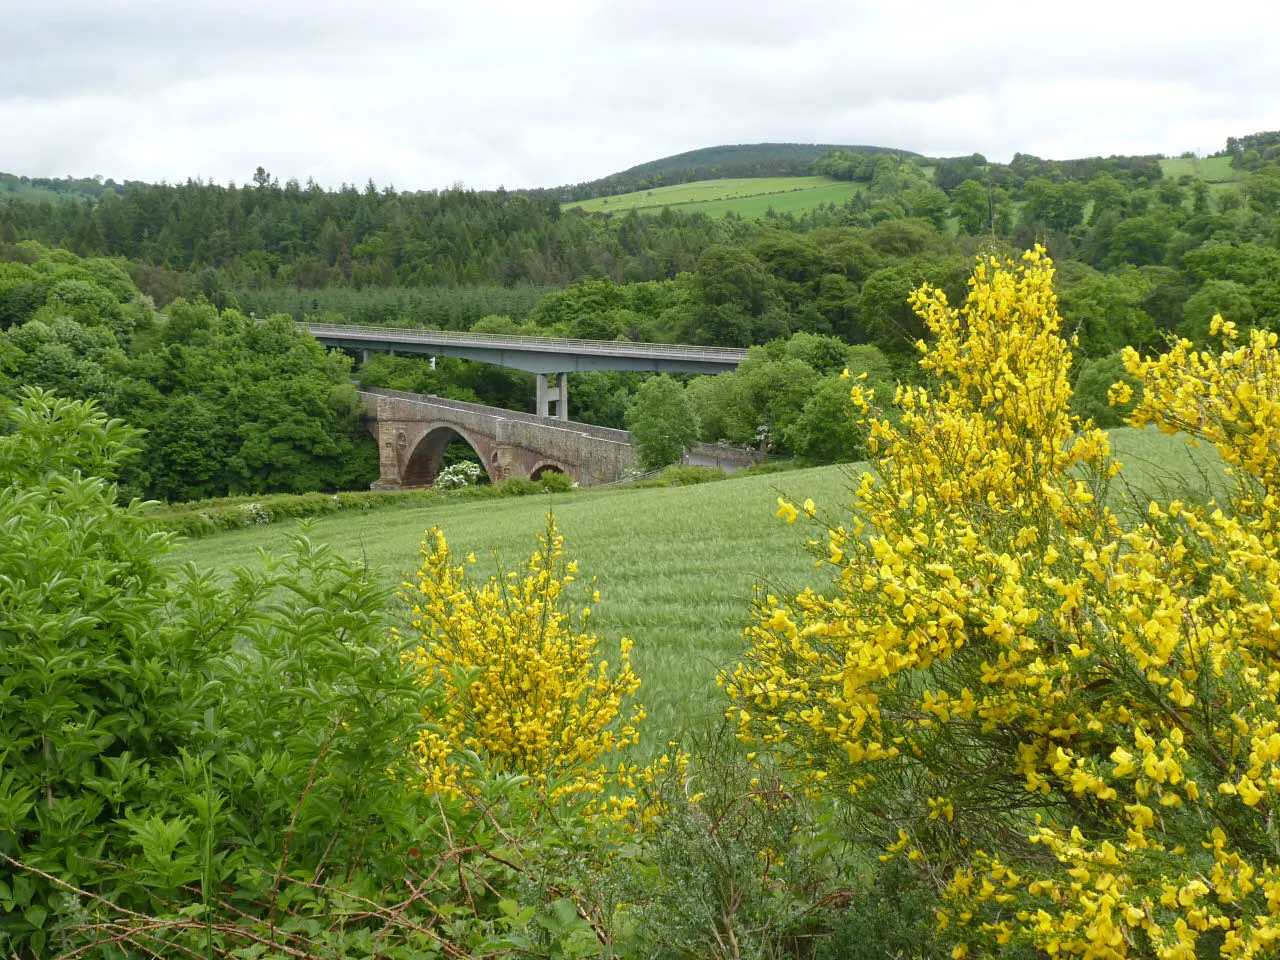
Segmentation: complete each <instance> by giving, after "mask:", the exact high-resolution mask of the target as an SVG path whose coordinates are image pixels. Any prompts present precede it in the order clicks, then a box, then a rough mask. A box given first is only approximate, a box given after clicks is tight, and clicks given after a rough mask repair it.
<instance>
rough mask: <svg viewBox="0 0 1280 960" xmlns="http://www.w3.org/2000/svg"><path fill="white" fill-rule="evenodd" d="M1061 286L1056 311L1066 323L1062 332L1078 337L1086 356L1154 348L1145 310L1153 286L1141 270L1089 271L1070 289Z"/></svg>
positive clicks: (1152, 326) (1151, 322)
mask: <svg viewBox="0 0 1280 960" xmlns="http://www.w3.org/2000/svg"><path fill="white" fill-rule="evenodd" d="M1060 286H1061V292H1060V294H1059V301H1058V303H1059V309H1060V310H1061V312H1062V315H1063V316H1064V317H1065V318H1066V321H1067V323H1066V325H1065V330H1064V332H1065V333H1066V334H1067V335H1068V336H1076V337H1079V340H1080V349H1081V351H1083V353H1084V354H1085V355H1086V356H1103V355H1105V354H1108V353H1112V352H1114V351H1117V350H1119V349H1121V348H1122V347H1126V346H1129V347H1136V348H1138V349H1143V348H1147V347H1150V346H1153V345H1154V343H1155V340H1156V325H1155V321H1154V320H1152V318H1151V316H1150V315H1149V314H1148V313H1147V312H1146V310H1145V309H1144V308H1145V306H1146V303H1147V299H1148V298H1149V297H1150V295H1151V293H1152V291H1153V289H1154V286H1155V284H1154V282H1153V280H1152V279H1151V278H1150V277H1148V276H1147V275H1144V274H1143V273H1142V272H1141V271H1140V270H1138V269H1136V268H1132V267H1131V268H1129V269H1127V270H1123V271H1120V272H1117V273H1114V274H1101V273H1094V272H1092V271H1090V272H1089V273H1088V274H1087V275H1085V276H1084V277H1082V278H1080V279H1078V280H1077V281H1076V282H1075V283H1073V284H1071V285H1070V286H1067V285H1066V284H1062V285H1060Z"/></svg>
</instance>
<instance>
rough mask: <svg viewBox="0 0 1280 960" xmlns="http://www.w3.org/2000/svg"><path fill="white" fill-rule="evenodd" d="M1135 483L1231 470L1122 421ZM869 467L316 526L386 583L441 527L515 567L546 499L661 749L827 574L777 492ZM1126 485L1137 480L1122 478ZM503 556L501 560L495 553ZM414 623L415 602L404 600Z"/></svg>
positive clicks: (1189, 479)
mask: <svg viewBox="0 0 1280 960" xmlns="http://www.w3.org/2000/svg"><path fill="white" fill-rule="evenodd" d="M1113 442H1114V444H1115V447H1116V454H1117V456H1118V457H1119V459H1121V460H1122V461H1123V462H1124V463H1125V464H1126V470H1125V472H1124V476H1125V478H1126V482H1127V483H1128V484H1129V486H1130V487H1131V493H1132V495H1133V496H1134V497H1135V498H1137V499H1139V500H1140V502H1141V503H1143V504H1145V503H1146V502H1147V501H1146V499H1142V498H1144V497H1149V496H1150V495H1157V496H1161V497H1163V498H1169V497H1180V498H1182V499H1204V498H1206V497H1207V496H1208V491H1209V488H1210V486H1211V485H1212V484H1213V483H1214V481H1215V478H1219V479H1220V467H1219V466H1218V465H1217V463H1216V458H1215V455H1214V453H1213V451H1212V450H1208V449H1200V450H1194V451H1192V450H1189V449H1188V448H1187V446H1186V445H1185V443H1183V442H1182V440H1181V439H1179V438H1175V437H1166V436H1162V435H1161V434H1159V433H1157V432H1156V431H1154V430H1147V431H1143V432H1139V431H1136V430H1132V429H1127V428H1126V429H1122V430H1117V431H1114V432H1113ZM861 469H862V467H861V466H860V465H854V466H850V467H821V468H816V469H811V470H801V471H795V472H789V473H781V474H770V475H764V476H751V477H742V478H730V479H728V480H724V481H721V482H717V483H708V484H703V485H700V486H692V487H665V488H647V489H640V488H636V489H628V488H615V489H608V490H586V491H574V492H571V493H568V494H565V495H562V496H551V495H536V496H527V497H515V498H509V499H502V500H478V501H477V500H472V501H459V502H455V503H450V502H435V503H430V504H427V505H412V506H405V507H388V508H385V509H381V510H374V511H369V512H366V513H357V514H332V515H329V516H326V517H324V518H322V519H319V520H316V521H314V522H313V525H312V527H311V536H312V538H313V539H315V540H318V541H322V542H326V543H329V544H331V545H333V546H334V547H335V548H337V549H338V550H339V551H341V552H342V553H343V554H345V555H347V556H350V557H356V558H364V559H366V560H367V561H368V563H369V564H370V565H371V566H372V567H373V568H374V569H375V570H376V571H377V574H378V576H380V577H381V578H382V580H383V581H384V582H385V583H386V584H387V585H388V586H395V585H397V584H399V583H401V582H402V581H403V580H405V579H406V577H407V576H409V575H410V574H411V572H412V570H413V569H414V568H415V567H416V565H417V561H418V546H419V543H420V542H421V539H422V534H423V531H424V530H425V529H426V528H428V527H430V526H432V525H439V526H440V527H441V529H443V530H444V532H445V535H446V536H447V537H448V538H449V540H450V543H451V544H452V545H453V547H454V548H455V549H456V550H457V551H458V552H459V553H460V554H461V555H464V556H465V555H466V553H468V552H473V553H475V555H476V557H477V560H478V562H477V564H476V568H475V569H476V570H477V571H479V572H484V573H489V572H492V571H494V570H496V569H497V567H496V564H498V563H501V564H502V565H503V566H504V568H505V569H511V568H513V567H516V566H518V565H519V564H520V563H521V562H522V561H523V560H525V559H527V558H528V555H529V553H530V552H531V551H532V549H533V543H534V537H535V535H536V534H537V532H538V530H539V529H541V527H542V525H543V523H544V522H545V519H546V514H547V511H548V510H554V511H555V514H556V517H557V520H558V522H559V524H560V527H561V530H562V532H563V533H564V535H565V541H566V549H567V552H568V555H569V556H570V557H573V558H576V559H577V560H578V561H579V563H580V567H581V569H580V574H581V577H582V579H583V586H584V588H585V586H586V583H587V581H589V580H590V578H591V577H595V578H597V587H598V588H599V590H600V596H601V600H600V604H599V605H598V607H597V608H596V611H595V615H594V616H593V623H594V625H595V629H597V630H598V631H600V632H601V634H602V635H603V636H604V637H606V638H607V641H608V642H607V643H606V649H612V650H616V649H617V648H616V643H617V641H618V639H619V638H621V637H623V636H627V637H630V638H631V639H632V640H633V641H634V642H635V650H634V652H633V654H632V655H633V657H634V661H635V665H636V669H637V672H638V673H639V675H640V676H641V678H642V681H643V683H644V685H643V687H642V688H641V693H640V699H641V701H642V702H643V703H644V704H645V707H646V710H647V711H648V713H649V720H648V721H647V728H646V729H647V730H648V734H647V736H646V742H647V744H648V746H649V748H650V749H655V748H661V747H662V745H663V744H664V743H665V742H666V740H667V738H669V737H671V736H674V735H675V734H677V733H678V732H679V731H680V729H681V728H682V727H683V726H684V725H686V724H689V723H695V724H696V723H699V722H702V721H704V720H706V719H708V718H710V717H713V716H714V715H715V714H717V713H718V712H719V710H720V709H721V705H720V701H718V699H717V696H716V687H715V676H716V673H717V671H718V670H719V669H720V668H721V667H723V666H726V665H728V664H730V663H732V661H733V660H734V657H735V655H736V654H737V652H738V651H740V650H741V649H742V645H743V641H742V639H741V632H742V628H743V627H744V626H745V625H746V623H747V622H748V619H749V614H750V603H751V596H752V592H753V588H754V586H756V585H759V586H761V587H763V588H765V589H772V590H786V589H789V588H795V587H797V586H803V585H813V586H815V587H817V586H820V585H821V584H822V583H824V582H825V581H826V580H827V578H828V576H829V573H828V572H827V571H823V570H816V569H814V567H813V557H811V556H810V555H809V554H808V553H807V552H806V550H805V540H806V539H808V538H810V537H814V536H821V535H822V533H823V529H824V528H822V527H818V528H815V527H813V526H811V525H808V524H806V523H805V522H804V521H803V519H802V520H801V521H798V522H797V523H796V524H795V525H793V526H788V525H787V524H786V523H784V522H783V521H781V520H779V519H777V518H776V517H775V515H774V512H775V510H776V509H777V498H778V497H779V496H780V495H784V496H788V497H790V498H791V499H792V500H793V501H794V502H796V503H797V504H799V503H801V502H803V500H804V499H805V498H806V497H812V498H813V500H814V501H815V502H816V503H817V504H818V509H819V516H820V517H822V518H824V519H831V520H834V521H835V522H842V521H845V520H847V517H848V515H849V514H848V511H847V509H844V508H843V507H842V504H847V503H848V502H849V500H850V496H849V494H848V491H847V485H848V484H849V483H850V482H851V481H850V477H851V476H856V475H857V474H858V473H860V471H861ZM1116 492H1117V494H1119V495H1124V494H1125V487H1124V485H1121V486H1119V487H1117V488H1116ZM294 530H296V525H294V524H278V525H274V526H267V527H257V528H252V529H247V530H238V531H234V532H230V533H223V534H218V535H216V536H212V537H208V538H205V539H202V540H197V541H192V542H190V543H188V544H186V545H184V546H183V547H181V548H180V549H179V550H178V551H177V552H176V556H177V558H178V559H179V560H182V561H192V562H194V563H195V564H196V565H197V566H198V567H201V568H204V569H211V570H215V571H221V572H224V573H225V572H226V571H227V570H229V569H230V568H232V567H235V566H239V565H247V566H257V565H258V564H259V563H260V560H259V558H258V554H257V550H258V548H264V549H266V550H268V551H272V552H279V551H282V550H283V549H284V547H285V544H286V537H287V536H288V534H289V533H290V532H291V531H294ZM495 554H496V559H495ZM393 620H394V622H396V623H398V624H399V625H400V626H401V628H402V629H403V628H404V627H405V626H406V625H407V624H406V620H405V615H404V607H403V604H401V603H400V602H399V601H396V602H394V604H393Z"/></svg>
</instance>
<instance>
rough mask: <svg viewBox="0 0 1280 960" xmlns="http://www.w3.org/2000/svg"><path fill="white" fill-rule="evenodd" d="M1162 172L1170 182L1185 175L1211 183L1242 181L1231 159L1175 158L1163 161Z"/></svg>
mask: <svg viewBox="0 0 1280 960" xmlns="http://www.w3.org/2000/svg"><path fill="white" fill-rule="evenodd" d="M1160 172H1161V173H1162V174H1164V176H1165V177H1166V178H1167V179H1170V180H1177V179H1178V178H1179V177H1181V176H1184V175H1185V176H1189V177H1194V178H1196V179H1200V180H1207V181H1208V182H1209V183H1230V182H1234V181H1236V180H1239V179H1240V174H1239V171H1237V170H1236V169H1235V168H1234V167H1232V166H1231V158H1230V157H1205V158H1204V159H1201V158H1199V157H1175V158H1173V159H1170V160H1161V161H1160Z"/></svg>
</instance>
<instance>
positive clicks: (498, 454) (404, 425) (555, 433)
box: [359, 389, 761, 490]
mask: <svg viewBox="0 0 1280 960" xmlns="http://www.w3.org/2000/svg"><path fill="white" fill-rule="evenodd" d="M359 394H360V399H361V400H362V401H363V402H364V409H365V424H366V425H367V426H368V428H369V431H370V432H371V433H372V434H373V435H374V437H376V438H377V440H378V474H379V475H378V480H377V481H376V482H375V483H374V484H373V488H374V489H375V490H403V489H406V488H409V487H423V486H430V485H431V484H432V483H434V482H435V478H436V473H437V472H438V471H439V469H440V460H441V457H442V456H443V455H444V451H445V448H447V447H448V446H449V443H450V442H452V440H453V439H454V438H455V437H461V438H462V439H463V440H464V441H466V442H467V443H468V444H470V445H471V448H472V449H473V450H475V452H476V453H478V454H479V455H480V459H481V461H482V462H483V464H484V468H485V470H486V471H487V472H488V474H489V480H490V481H491V482H493V483H498V482H500V481H502V480H505V479H506V478H507V477H529V476H537V475H541V474H542V473H544V472H545V471H547V470H559V471H560V472H562V473H566V474H568V475H569V476H570V477H572V478H573V480H574V482H575V483H577V484H578V485H579V486H582V487H594V486H599V485H600V484H605V483H612V482H614V481H616V480H621V479H622V477H623V476H624V475H625V474H626V472H627V471H628V470H629V469H630V468H631V466H632V465H633V464H634V463H635V450H634V448H633V447H632V446H631V434H629V433H627V432H626V431H625V430H611V429H609V428H608V427H596V426H592V425H591V424H587V423H572V422H568V421H565V420H560V419H553V418H551V417H536V416H534V415H533V414H529V413H519V412H516V411H513V410H502V409H499V408H498V407H486V406H483V405H481V404H478V403H463V402H461V401H459V400H444V399H442V398H440V397H434V396H430V395H424V394H418V393H401V392H399V391H396V390H377V389H368V390H361V391H359ZM760 459H761V455H760V454H759V453H756V452H754V451H750V450H736V449H734V448H731V447H718V446H712V445H709V444H705V443H704V444H701V445H700V446H699V447H697V448H695V449H694V450H691V451H689V453H688V454H687V455H686V456H685V462H686V463H704V464H711V465H715V466H719V467H723V468H724V469H725V470H727V471H729V472H730V473H732V472H733V471H734V470H737V469H741V468H742V467H747V466H750V465H751V464H753V463H758V462H759V461H760Z"/></svg>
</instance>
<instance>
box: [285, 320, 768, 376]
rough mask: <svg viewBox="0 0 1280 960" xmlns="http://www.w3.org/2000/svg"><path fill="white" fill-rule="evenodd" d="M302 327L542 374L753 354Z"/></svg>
mask: <svg viewBox="0 0 1280 960" xmlns="http://www.w3.org/2000/svg"><path fill="white" fill-rule="evenodd" d="M298 327H299V328H300V329H302V330H306V331H307V332H308V333H310V334H311V335H312V336H313V337H315V338H316V339H317V340H319V341H320V342H321V343H323V344H324V345H325V346H329V347H342V348H344V349H347V350H396V351H400V352H404V353H426V354H430V355H432V356H443V357H461V358H462V359H464V360H479V361H482V362H484V363H496V364H498V365H500V366H503V367H514V368H515V369H517V370H527V371H528V372H530V373H542V374H547V373H576V372H578V371H582V370H644V371H649V372H652V373H723V372H724V371H726V370H734V369H736V368H737V366H738V364H740V363H742V361H743V360H745V359H746V358H747V351H746V350H742V349H738V348H736V347H697V346H692V345H689V344H681V343H630V342H623V341H619V340H567V339H561V338H557V337H510V336H501V335H498V334H486V333H457V332H454V331H452V330H407V329H401V328H397V327H358V326H353V325H348V324H340V323H305V322H304V323H299V324H298Z"/></svg>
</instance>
